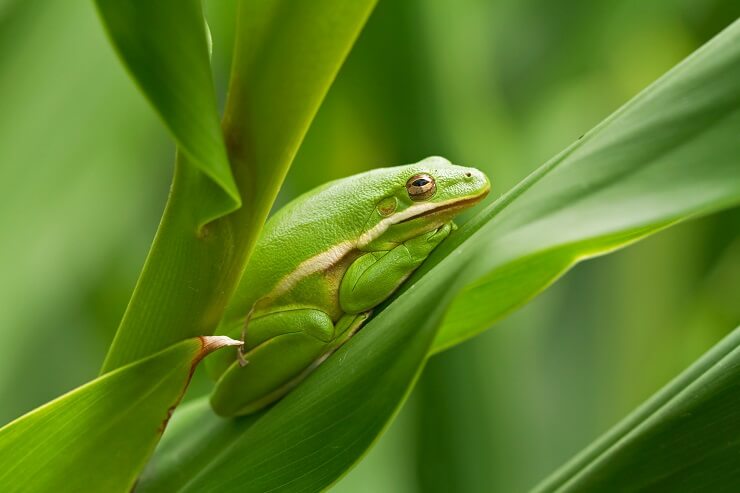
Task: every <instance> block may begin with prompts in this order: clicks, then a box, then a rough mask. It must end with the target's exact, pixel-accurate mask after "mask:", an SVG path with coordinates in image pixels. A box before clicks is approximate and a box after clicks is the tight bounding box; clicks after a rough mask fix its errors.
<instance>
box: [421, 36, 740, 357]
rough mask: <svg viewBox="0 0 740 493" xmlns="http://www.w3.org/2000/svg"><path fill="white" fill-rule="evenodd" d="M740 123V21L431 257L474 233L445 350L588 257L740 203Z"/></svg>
mask: <svg viewBox="0 0 740 493" xmlns="http://www.w3.org/2000/svg"><path fill="white" fill-rule="evenodd" d="M738 135H740V22H736V23H734V24H733V25H732V26H731V27H729V28H728V29H726V30H725V31H724V32H723V33H722V34H720V35H718V36H717V37H716V38H715V39H714V40H712V41H711V42H709V43H708V44H707V45H705V46H704V47H702V48H701V49H700V50H698V51H697V52H696V53H694V54H693V55H692V56H690V57H689V58H687V59H686V60H685V61H684V62H682V63H681V64H680V65H678V66H677V67H675V68H674V69H673V70H671V71H670V72H669V73H668V74H666V75H665V76H664V77H662V78H661V79H660V80H658V81H657V82H655V83H654V84H652V85H651V86H650V87H649V88H647V89H646V90H645V91H643V92H642V93H640V94H639V95H638V96H637V97H635V98H634V99H633V100H632V101H630V102H629V103H628V104H626V105H625V106H624V107H622V108H621V109H620V110H619V111H617V112H616V113H615V114H613V115H612V116H611V117H609V118H608V119H607V120H605V121H604V122H602V123H601V124H600V125H598V126H597V127H596V128H595V129H593V130H592V131H590V132H589V133H587V134H586V135H585V136H584V137H583V138H582V139H580V140H579V141H578V142H577V143H575V144H574V145H573V146H571V147H570V148H568V149H567V150H565V151H564V152H563V153H561V154H560V155H558V156H556V157H555V158H554V159H552V160H551V161H549V162H548V163H546V164H545V165H544V166H543V167H542V168H540V169H539V170H537V171H536V172H535V173H534V174H533V175H531V176H530V177H528V178H527V179H526V180H525V181H524V182H523V183H522V184H520V185H519V186H518V187H516V188H515V189H514V190H512V192H510V193H509V194H507V195H506V196H504V197H502V198H501V199H500V200H499V201H498V202H496V203H494V204H492V205H491V206H490V207H489V208H488V209H487V210H485V211H483V212H482V213H481V214H479V215H478V216H477V217H476V218H474V220H473V221H471V222H470V223H469V224H466V225H465V227H464V228H463V230H462V231H461V232H460V234H459V235H457V237H456V240H452V241H451V242H449V243H448V244H446V245H444V246H443V247H442V248H441V249H440V251H439V252H435V253H434V259H433V260H432V262H430V265H431V264H433V263H434V262H435V261H436V259H440V258H442V257H443V256H444V255H447V254H449V253H450V252H451V251H452V250H453V249H454V248H455V247H456V246H457V245H459V244H460V243H461V242H462V241H465V242H466V243H467V244H469V245H470V246H471V247H472V248H475V249H476V251H475V252H474V253H472V252H471V257H472V259H473V261H472V264H471V267H470V268H471V271H470V272H469V275H470V276H471V278H475V279H476V280H475V281H474V282H473V283H471V284H470V285H468V286H467V287H466V288H465V289H464V290H463V291H462V292H461V293H460V294H459V295H458V296H457V297H456V299H455V301H454V302H453V303H452V306H451V308H450V310H449V312H448V313H447V315H446V317H445V320H444V322H443V324H442V327H441V329H440V331H439V333H438V335H437V338H436V340H435V342H434V347H433V352H438V351H441V350H443V349H445V348H447V347H449V346H452V345H454V344H457V343H459V342H462V341H464V340H466V339H468V338H470V337H472V336H474V335H475V334H477V333H479V332H481V331H483V330H485V329H487V328H488V327H490V326H491V324H492V323H494V322H495V321H496V320H498V319H500V318H501V317H503V316H505V315H506V314H508V313H509V312H511V311H512V310H514V309H516V308H518V307H519V306H521V305H522V304H524V303H526V302H527V301H528V300H530V299H531V298H532V297H534V296H535V295H536V294H537V293H538V292H540V291H541V290H542V289H544V288H545V287H546V286H547V285H549V284H550V283H551V282H553V281H554V280H555V279H556V278H557V277H558V276H560V275H562V274H563V273H564V272H565V271H566V270H568V269H569V268H570V267H571V266H572V265H573V264H574V263H576V262H578V261H579V260H582V259H585V258H589V257H593V256H595V255H599V254H603V253H606V252H609V251H611V250H613V249H616V248H619V247H621V246H624V245H626V244H628V243H630V242H632V241H635V240H636V239H639V238H641V237H643V236H645V235H648V234H650V233H653V232H655V231H658V230H660V229H661V228H663V227H665V226H667V225H669V224H671V223H674V222H676V221H681V220H684V219H687V218H690V217H694V216H697V215H701V214H707V213H710V212H713V211H716V210H720V209H722V208H726V207H730V206H733V205H735V204H738V203H739V202H740V138H738ZM494 185H495V178H494ZM444 262H445V261H443V262H442V263H444Z"/></svg>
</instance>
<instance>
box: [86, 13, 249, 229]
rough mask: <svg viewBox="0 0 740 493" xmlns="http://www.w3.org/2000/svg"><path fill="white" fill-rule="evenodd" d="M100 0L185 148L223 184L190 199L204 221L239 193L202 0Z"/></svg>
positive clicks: (114, 33) (127, 56)
mask: <svg viewBox="0 0 740 493" xmlns="http://www.w3.org/2000/svg"><path fill="white" fill-rule="evenodd" d="M96 4H97V6H98V11H99V12H100V16H101V17H102V19H103V22H104V24H105V26H106V28H107V31H108V34H109V36H110V38H111V41H112V42H113V45H114V46H115V47H116V50H117V51H118V53H119V55H120V56H121V59H122V60H123V61H124V63H125V65H126V67H127V68H128V70H129V71H130V73H131V75H132V76H133V78H134V80H136V82H137V83H138V85H139V87H141V89H142V91H143V92H144V94H145V95H146V97H147V98H148V99H149V101H150V102H151V103H152V105H153V106H154V108H155V110H156V111H157V113H159V115H160V116H161V117H162V119H163V121H164V123H165V125H166V126H167V127H168V128H169V130H170V131H171V132H172V135H173V136H174V137H175V140H176V141H177V145H178V148H179V149H180V152H183V153H184V154H185V155H186V156H187V157H188V161H189V163H190V164H191V165H193V166H196V167H197V168H198V169H199V170H200V171H201V172H203V173H204V174H205V175H206V176H208V178H209V179H210V180H212V181H213V182H214V183H215V184H216V185H218V189H217V190H216V189H212V190H211V193H208V194H204V196H203V197H201V200H200V201H199V202H198V203H194V204H192V207H197V213H196V214H197V222H198V226H202V225H203V224H205V223H207V222H208V221H210V220H212V219H215V218H217V217H220V216H223V215H224V214H226V213H228V212H231V211H233V210H235V209H236V208H238V207H239V205H240V204H241V200H240V198H239V191H238V190H237V186H236V182H235V181H234V178H233V176H232V174H231V169H230V167H229V160H228V158H227V155H226V148H225V146H224V142H223V137H222V134H221V127H220V125H219V119H218V111H217V109H216V95H215V92H214V88H213V80H212V78H211V65H210V62H209V33H208V32H207V29H208V28H207V26H206V24H205V21H204V19H203V11H202V8H201V2H200V0H161V1H157V2H148V1H146V0H134V1H127V2H120V1H116V0H96Z"/></svg>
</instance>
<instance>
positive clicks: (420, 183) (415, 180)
mask: <svg viewBox="0 0 740 493" xmlns="http://www.w3.org/2000/svg"><path fill="white" fill-rule="evenodd" d="M406 190H407V191H408V193H409V197H411V200H414V201H419V200H426V199H428V198H429V197H431V196H432V195H434V192H436V191H437V184H436V183H434V178H432V176H431V175H428V174H426V173H419V174H418V175H414V176H412V177H411V178H409V179H408V181H407V182H406Z"/></svg>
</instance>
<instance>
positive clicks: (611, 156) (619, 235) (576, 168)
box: [142, 23, 740, 491]
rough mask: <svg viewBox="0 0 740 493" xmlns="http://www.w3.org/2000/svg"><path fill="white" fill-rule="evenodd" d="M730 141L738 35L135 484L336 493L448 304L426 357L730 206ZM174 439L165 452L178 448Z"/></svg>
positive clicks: (524, 188) (626, 111)
mask: <svg viewBox="0 0 740 493" xmlns="http://www.w3.org/2000/svg"><path fill="white" fill-rule="evenodd" d="M738 134H740V23H735V24H734V25H733V26H731V27H730V28H728V29H727V30H726V31H725V32H724V33H722V34H721V35H719V36H718V37H717V38H716V39H714V40H713V41H711V42H710V43H709V44H708V45H706V46H705V47H703V48H702V49H701V50H699V51H698V52H697V53H695V54H694V55H693V56H691V57H690V58H689V59H688V60H686V61H685V62H684V63H682V64H681V65H679V66H678V67H677V68H675V69H674V70H673V71H671V72H670V73H669V74H667V75H666V76H665V77H663V78H662V79H661V80H660V81H658V82H657V83H655V84H654V85H653V86H651V87H650V88H648V89H647V90H646V91H645V92H643V93H642V94H640V95H639V96H638V97H636V98H635V99H634V100H633V101H631V102H630V103H628V104H627V105H626V106H625V107H623V108H622V109H621V110H619V111H618V112H617V113H615V114H614V115H613V116H612V117H610V118H608V119H607V120H606V121H605V122H604V123H602V124H601V125H599V126H598V127H597V128H596V129H594V130H593V131H591V132H589V134H587V136H585V137H584V138H583V139H581V140H580V141H579V142H577V143H576V144H574V145H573V146H571V147H570V148H569V149H567V150H566V151H565V152H563V153H562V154H561V155H559V156H557V157H556V158H554V159H553V160H552V161H550V162H548V163H547V164H545V165H544V166H543V167H542V168H541V169H540V170H538V171H537V172H536V173H534V174H533V175H532V176H530V177H529V178H528V179H527V180H525V181H524V182H523V183H522V184H521V185H519V186H518V187H516V188H515V189H514V190H513V191H512V192H510V193H509V194H507V195H505V196H504V197H502V198H501V199H500V200H499V201H498V202H496V203H494V204H493V205H492V206H491V207H490V208H489V209H487V210H485V211H483V212H482V213H481V214H480V215H479V216H478V217H476V218H475V219H474V220H473V221H472V222H470V223H469V224H467V225H465V226H464V227H463V228H462V229H461V230H460V231H459V232H458V233H457V234H456V236H453V237H451V238H450V241H448V242H447V243H446V244H444V245H442V247H440V249H439V251H438V252H435V254H434V257H433V258H432V259H431V262H428V263H427V264H426V265H425V267H424V273H426V274H427V275H425V276H423V277H421V273H420V274H419V275H417V276H415V277H414V279H412V280H411V282H410V283H408V284H407V288H406V290H405V292H403V293H402V294H401V295H400V296H398V298H396V299H395V301H393V302H392V303H391V304H390V305H389V306H388V307H387V308H386V309H385V310H384V311H383V312H382V313H381V314H380V315H379V316H378V317H376V318H375V319H373V320H372V321H371V322H370V323H369V324H368V326H367V327H365V328H364V329H363V330H362V331H361V332H360V333H359V334H358V335H357V336H355V337H354V338H353V339H352V340H351V341H350V342H349V343H348V344H347V345H346V346H345V347H343V348H341V349H340V350H339V351H338V352H337V353H336V354H335V355H333V356H332V357H331V358H329V360H327V361H326V362H325V363H324V364H323V365H322V366H321V367H320V368H319V369H318V370H317V371H316V372H315V373H314V374H312V375H311V376H310V377H309V378H308V379H307V380H306V381H305V382H304V383H303V384H302V385H301V386H300V387H299V388H298V389H296V390H295V391H294V392H293V393H291V394H290V395H289V396H287V397H286V398H285V399H284V400H283V401H281V402H279V403H278V404H277V405H276V406H274V407H273V408H271V409H269V410H267V411H266V412H265V413H264V414H262V415H261V416H259V417H258V418H257V419H256V420H249V421H243V422H241V423H242V424H239V423H240V422H238V421H237V422H236V425H225V424H223V422H221V424H218V423H216V424H213V423H214V420H217V419H218V418H215V416H213V414H212V413H211V412H210V411H209V410H208V409H207V407H205V406H202V407H201V408H199V409H197V410H195V411H193V412H195V413H196V414H197V415H198V422H199V423H201V424H202V425H204V426H214V429H221V428H220V427H223V426H235V427H236V429H237V431H236V432H234V433H215V434H214V435H211V436H210V437H203V438H202V442H199V443H201V444H202V445H203V447H207V449H208V450H210V451H218V452H217V453H215V454H213V455H209V456H208V457H204V456H201V458H200V460H198V461H197V464H198V467H197V468H195V469H194V470H190V471H184V470H183V469H181V467H180V466H179V465H178V463H177V461H166V460H161V458H160V456H158V457H156V458H155V461H154V462H153V463H152V465H151V468H150V469H149V474H148V476H147V477H146V478H145V480H144V481H143V483H142V486H143V487H145V486H146V485H147V484H152V485H153V484H167V485H169V487H170V489H171V490H173V491H199V490H203V489H209V488H211V489H218V490H219V491H265V490H271V489H275V490H277V489H279V490H281V491H315V490H318V489H321V488H324V487H326V486H328V485H330V484H332V482H334V481H335V480H336V479H337V478H338V477H340V476H341V474H342V473H343V472H344V471H345V470H346V469H347V468H348V467H349V466H350V465H351V464H352V463H354V462H355V461H357V460H359V458H360V457H361V456H362V454H363V453H364V451H365V450H366V449H367V448H368V447H369V446H370V445H371V444H372V442H373V440H374V439H375V438H376V437H377V436H378V435H379V434H380V433H381V432H382V430H383V429H384V427H385V426H386V425H387V423H388V422H389V420H390V419H391V418H392V417H393V414H394V413H395V411H396V410H397V409H398V407H399V406H400V404H401V402H402V400H403V398H404V396H405V395H406V392H407V391H408V389H409V388H410V387H411V385H412V383H413V380H414V377H415V375H417V374H418V371H419V369H420V368H421V366H422V365H423V362H424V360H425V356H426V354H427V351H428V350H429V349H430V348H431V346H430V343H431V338H432V337H434V336H435V334H436V330H435V328H436V326H437V323H438V320H439V317H440V316H442V315H443V313H444V312H445V309H446V304H447V302H448V301H449V300H450V299H452V298H453V297H454V301H453V302H452V306H451V309H450V310H449V311H447V312H446V315H445V316H446V318H445V323H444V325H443V326H442V331H441V332H439V333H438V335H436V337H437V338H436V340H435V342H434V346H433V348H434V350H436V351H439V350H442V349H444V348H445V347H448V346H450V345H451V344H454V343H457V342H460V341H461V340H464V339H466V338H468V337H470V336H472V335H474V334H475V333H477V332H480V331H481V330H483V329H485V328H487V327H488V325H490V323H492V322H493V321H495V320H496V319H497V318H499V317H501V316H503V315H504V314H506V313H507V312H508V311H510V310H512V309H514V308H516V307H517V306H519V305H521V304H522V303H524V302H525V301H527V300H528V299H530V298H532V297H533V296H535V295H536V294H537V293H538V292H539V291H540V290H542V289H543V288H544V287H545V286H547V285H548V284H549V283H550V282H552V281H553V280H554V279H555V278H556V277H557V276H558V275H560V274H562V272H564V270H566V269H567V268H568V267H570V266H571V265H572V264H573V263H574V262H575V261H577V260H580V259H583V258H587V257H589V256H593V255H596V254H600V253H605V252H607V251H609V250H611V249H615V248H618V247H620V246H623V245H625V244H627V243H629V242H631V241H635V240H636V239H639V238H640V237H643V236H645V235H647V234H650V233H652V232H655V231H657V230H659V229H660V228H663V227H665V226H667V225H669V224H671V223H673V222H676V221H679V220H682V219H686V218H689V217H692V216H696V215H699V214H706V213H709V212H712V211H716V210H719V209H721V208H723V207H729V206H732V205H734V204H737V203H738V202H740V158H739V157H738V156H740V139H738V138H737V135H738ZM462 286H466V287H465V288H464V289H463V290H461V291H459V290H458V289H457V288H459V287H462ZM190 419H194V418H193V417H192V416H191V417H190ZM204 423H211V424H208V425H205V424H204ZM185 429H186V427H179V428H178V430H180V434H175V435H172V438H171V439H170V438H167V439H166V443H165V444H164V445H165V447H164V450H167V451H169V453H170V454H171V453H174V452H173V451H175V450H179V451H181V452H185V450H181V449H179V447H180V440H181V439H182V440H185V439H184V438H183V433H185V431H184V430H185ZM198 448H199V447H198V446H194V445H193V444H192V443H190V444H188V446H187V450H190V451H194V450H198ZM162 458H163V457H162ZM180 460H183V461H184V463H185V464H194V463H196V461H189V460H187V459H183V458H182V456H181V459H180ZM175 478H177V479H175Z"/></svg>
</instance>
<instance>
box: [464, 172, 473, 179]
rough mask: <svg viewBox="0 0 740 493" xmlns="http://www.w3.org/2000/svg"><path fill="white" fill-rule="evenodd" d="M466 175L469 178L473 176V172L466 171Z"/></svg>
mask: <svg viewBox="0 0 740 493" xmlns="http://www.w3.org/2000/svg"><path fill="white" fill-rule="evenodd" d="M465 176H467V177H468V178H470V177H471V176H473V173H471V172H470V171H468V172H467V173H465Z"/></svg>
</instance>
